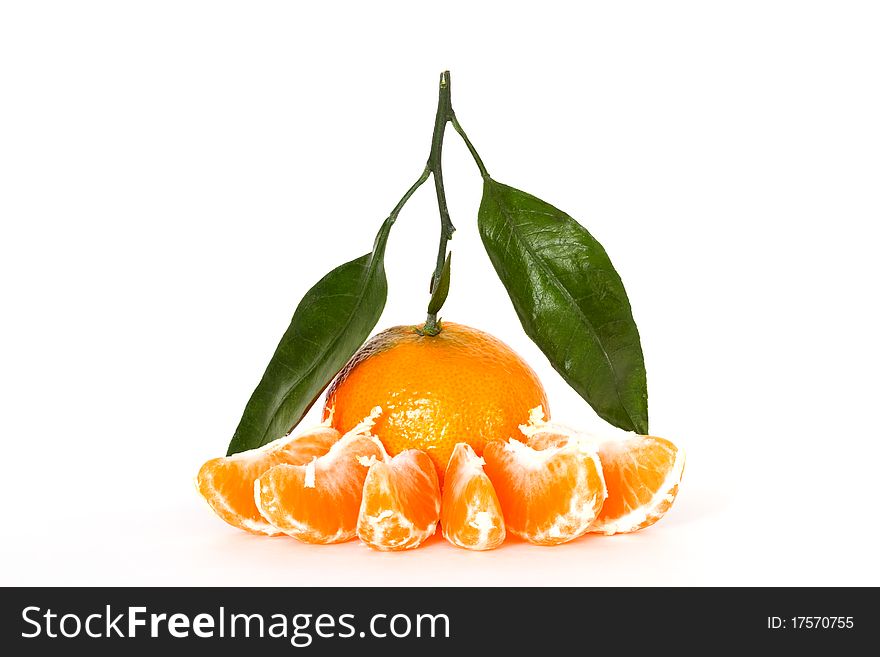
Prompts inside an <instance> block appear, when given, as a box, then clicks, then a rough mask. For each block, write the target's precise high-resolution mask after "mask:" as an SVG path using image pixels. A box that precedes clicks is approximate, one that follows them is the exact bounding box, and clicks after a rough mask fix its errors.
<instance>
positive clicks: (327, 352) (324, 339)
mask: <svg viewBox="0 0 880 657" xmlns="http://www.w3.org/2000/svg"><path fill="white" fill-rule="evenodd" d="M393 223H394V219H393V218H389V219H387V220H386V221H385V223H384V224H382V228H381V229H380V230H379V233H378V234H377V235H376V241H375V243H374V245H373V251H372V252H371V253H368V254H366V255H364V256H361V257H360V258H357V259H356V260H352V261H351V262H347V263H345V264H344V265H341V266H339V267H337V268H336V269H334V270H333V271H331V272H330V273H329V274H327V275H326V276H325V277H324V278H322V279H321V280H320V281H318V282H317V283H316V284H315V286H314V287H313V288H312V289H310V290H309V291H308V292H306V295H305V296H304V297H303V298H302V301H300V302H299V306H297V308H296V311H295V312H294V314H293V319H291V320H290V326H289V327H288V328H287V331H285V333H284V336H283V337H282V338H281V342H280V343H278V347H277V348H276V349H275V353H274V355H273V356H272V359H271V360H270V361H269V365H268V367H266V372H265V373H264V374H263V378H262V379H261V380H260V383H259V385H257V387H256V389H255V390H254V392H253V394H252V395H251V398H250V400H248V403H247V406H245V409H244V413H243V414H242V416H241V421H240V422H239V423H238V428H237V429H236V430H235V434H234V435H233V436H232V441H231V442H230V443H229V450H228V452H227V454H235V453H237V452H242V451H244V450H247V449H253V448H255V447H260V446H262V445H265V444H266V443H269V442H272V441H273V440H276V439H277V438H281V437H282V436H284V435H286V434H287V433H289V432H290V431H291V430H292V429H293V428H294V427H295V426H296V425H297V424H298V423H299V421H300V420H301V419H302V418H303V416H304V415H305V414H306V412H307V411H308V410H309V408H311V406H312V404H314V403H315V400H316V399H317V398H318V396H319V395H320V394H321V392H322V391H323V390H324V388H326V387H327V384H328V383H330V381H331V379H332V378H333V377H334V376H336V374H337V373H338V372H339V371H340V370H341V369H342V367H343V366H344V365H345V364H346V363H347V362H348V360H349V358H351V357H352V356H353V355H354V353H355V351H357V349H358V348H359V347H360V346H361V345H362V344H363V343H364V341H365V340H366V339H367V337H368V336H369V334H370V332H371V331H372V330H373V327H374V326H376V322H378V321H379V316H380V315H381V314H382V309H383V308H384V307H385V297H386V294H387V292H388V283H387V281H386V279H385V264H384V256H385V245H386V243H387V241H388V232H389V231H390V230H391V225H392V224H393Z"/></svg>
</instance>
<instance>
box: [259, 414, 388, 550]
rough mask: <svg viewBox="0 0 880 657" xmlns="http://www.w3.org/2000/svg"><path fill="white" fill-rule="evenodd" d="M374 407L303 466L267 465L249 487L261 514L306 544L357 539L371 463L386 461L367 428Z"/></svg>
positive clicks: (380, 446) (385, 456) (379, 446)
mask: <svg viewBox="0 0 880 657" xmlns="http://www.w3.org/2000/svg"><path fill="white" fill-rule="evenodd" d="M376 415H378V409H376V410H374V413H373V414H371V415H370V417H368V418H366V419H365V420H364V421H363V422H361V423H360V424H359V425H358V426H356V427H355V428H354V429H352V430H351V431H349V432H348V433H346V434H345V435H344V436H342V438H340V439H339V440H338V441H337V442H336V443H334V445H333V446H332V447H331V448H330V450H329V451H328V452H327V453H326V454H324V455H323V456H319V457H316V458H313V459H312V460H311V461H309V462H308V463H307V464H305V465H290V464H282V465H276V466H275V467H273V468H270V469H269V470H267V471H266V472H264V473H263V474H262V475H260V477H259V479H257V480H256V481H255V482H254V483H253V485H252V487H251V496H252V497H253V499H254V500H255V502H256V506H257V508H258V509H259V510H260V513H261V514H262V515H263V518H265V520H266V521H267V522H268V523H270V524H271V525H272V526H273V527H275V528H277V529H278V530H279V531H281V532H283V533H285V534H287V535H289V536H293V537H294V538H298V539H299V540H301V541H305V542H306V543H342V542H344V541H348V540H351V539H353V538H354V537H355V534H356V529H357V517H358V508H359V507H360V503H361V493H362V491H363V487H364V479H365V478H366V476H367V471H368V467H369V464H370V463H372V462H373V461H375V460H376V459H385V458H387V454H386V453H385V449H384V448H383V447H382V443H380V442H379V440H378V439H377V438H376V437H375V436H372V435H370V433H369V430H370V428H371V427H372V425H373V420H374V419H375V417H376Z"/></svg>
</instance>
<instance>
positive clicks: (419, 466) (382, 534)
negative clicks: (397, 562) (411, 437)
mask: <svg viewBox="0 0 880 657" xmlns="http://www.w3.org/2000/svg"><path fill="white" fill-rule="evenodd" d="M439 519H440V483H439V481H438V479H437V470H436V468H435V467H434V463H433V461H431V458H430V457H429V456H428V455H427V454H425V453H424V452H422V451H421V450H417V449H407V450H404V451H402V452H401V453H400V454H398V455H397V456H395V457H394V458H393V459H389V460H388V461H387V462H386V461H376V462H375V463H373V464H372V465H371V466H370V471H369V473H368V474H367V478H366V481H365V482H364V496H363V499H362V501H361V508H360V513H359V515H358V521H357V535H358V538H360V539H361V540H362V541H363V542H364V543H366V544H367V545H369V546H370V547H372V548H375V549H377V550H408V549H411V548H415V547H418V546H419V545H421V544H422V543H423V542H425V540H427V539H428V538H430V537H431V536H433V535H434V531H435V530H436V528H437V521H438V520H439Z"/></svg>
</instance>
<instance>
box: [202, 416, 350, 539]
mask: <svg viewBox="0 0 880 657" xmlns="http://www.w3.org/2000/svg"><path fill="white" fill-rule="evenodd" d="M339 437H340V433H339V432H338V431H337V430H336V429H333V428H331V427H329V426H320V427H316V428H314V429H311V430H309V431H306V432H304V433H301V434H299V435H298V436H293V437H291V436H285V437H283V438H279V439H278V440H275V441H273V442H271V443H268V444H267V445H263V446H262V447H258V448H257V449H251V450H248V451H246V452H239V453H238V454H233V455H232V456H224V457H221V458H216V459H211V460H210V461H207V462H206V463H205V464H204V465H203V466H202V467H201V468H200V469H199V474H198V475H197V476H196V487H197V488H198V489H199V493H201V494H202V497H204V498H205V500H207V502H208V504H210V505H211V508H212V509H213V510H214V512H215V513H216V514H217V515H218V516H220V518H222V519H223V520H225V521H226V522H228V523H229V524H230V525H232V526H233V527H238V528H239V529H244V530H245V531H248V532H251V533H253V534H268V535H269V536H272V535H276V534H280V533H281V532H279V531H278V529H276V528H275V527H273V526H272V525H270V524H269V523H268V522H266V520H265V518H263V516H261V515H260V512H259V511H258V510H257V505H256V504H255V503H254V480H255V479H257V477H259V476H260V475H261V474H263V473H264V472H265V471H266V470H268V469H269V468H271V467H272V466H274V465H278V464H279V463H290V464H293V465H298V464H303V463H308V462H309V461H311V460H312V458H314V457H316V456H321V455H323V454H326V453H327V450H329V449H330V447H331V446H332V445H333V443H335V442H336V441H337V440H339Z"/></svg>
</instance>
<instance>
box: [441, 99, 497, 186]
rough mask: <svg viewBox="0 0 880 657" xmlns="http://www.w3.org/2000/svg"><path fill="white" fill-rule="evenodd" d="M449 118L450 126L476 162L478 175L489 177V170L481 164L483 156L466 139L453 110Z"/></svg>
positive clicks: (465, 134)
mask: <svg viewBox="0 0 880 657" xmlns="http://www.w3.org/2000/svg"><path fill="white" fill-rule="evenodd" d="M450 120H451V121H452V127H453V128H455V131H456V132H457V133H458V134H459V135H460V136H461V138H462V139H463V140H464V144H465V146H467V149H468V150H469V151H470V152H471V157H472V158H474V162H476V163H477V168H478V169H479V170H480V175H481V176H483V178H489V172H488V171H486V165H485V164H483V158H481V157H480V154H479V153H477V149H476V148H474V145H473V144H472V143H471V140H470V139H468V136H467V133H465V131H464V128H462V127H461V124H460V123H459V122H458V119H457V118H456V117H455V112H453V113H452V117H451V119H450Z"/></svg>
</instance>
